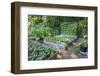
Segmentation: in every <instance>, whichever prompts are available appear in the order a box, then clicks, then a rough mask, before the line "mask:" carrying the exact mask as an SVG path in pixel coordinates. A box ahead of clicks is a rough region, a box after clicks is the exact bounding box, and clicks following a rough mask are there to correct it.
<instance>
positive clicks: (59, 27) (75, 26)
mask: <svg viewBox="0 0 100 76" xmlns="http://www.w3.org/2000/svg"><path fill="white" fill-rule="evenodd" d="M87 20H88V18H87V17H67V16H33V15H28V36H29V37H31V38H35V39H38V38H44V37H47V36H54V35H59V34H67V35H76V36H77V38H80V37H82V36H84V35H87V24H88V23H87Z"/></svg>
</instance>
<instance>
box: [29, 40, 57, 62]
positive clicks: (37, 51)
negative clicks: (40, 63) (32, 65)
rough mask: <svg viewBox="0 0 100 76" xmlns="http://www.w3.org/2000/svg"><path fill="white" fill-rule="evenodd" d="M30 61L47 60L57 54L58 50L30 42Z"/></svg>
mask: <svg viewBox="0 0 100 76" xmlns="http://www.w3.org/2000/svg"><path fill="white" fill-rule="evenodd" d="M28 45H29V46H28V50H29V53H28V60H29V61H30V60H46V59H48V58H49V57H50V56H51V55H52V54H55V53H56V48H54V47H50V46H46V45H43V44H41V43H39V42H37V41H33V40H29V43H28Z"/></svg>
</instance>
